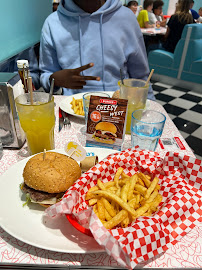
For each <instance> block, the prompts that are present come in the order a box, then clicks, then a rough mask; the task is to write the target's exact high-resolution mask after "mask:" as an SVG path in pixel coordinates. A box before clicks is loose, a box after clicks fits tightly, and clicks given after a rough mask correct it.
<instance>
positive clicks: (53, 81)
mask: <svg viewBox="0 0 202 270" xmlns="http://www.w3.org/2000/svg"><path fill="white" fill-rule="evenodd" d="M54 83H55V79H54V78H53V79H52V81H51V86H50V93H49V99H48V102H50V101H51V99H52V95H53V89H54Z"/></svg>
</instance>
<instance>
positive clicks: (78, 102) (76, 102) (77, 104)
mask: <svg viewBox="0 0 202 270" xmlns="http://www.w3.org/2000/svg"><path fill="white" fill-rule="evenodd" d="M70 104H71V105H72V107H71V108H72V110H73V111H74V113H75V114H77V115H84V110H83V100H82V98H81V99H75V98H74V97H73V98H72V101H71V102H70Z"/></svg>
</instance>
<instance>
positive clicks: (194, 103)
mask: <svg viewBox="0 0 202 270" xmlns="http://www.w3.org/2000/svg"><path fill="white" fill-rule="evenodd" d="M152 83H153V90H154V95H155V97H156V101H157V102H158V103H160V104H161V105H163V107H164V108H165V110H166V111H167V113H168V114H169V116H170V118H171V119H172V120H173V122H174V124H175V125H176V127H177V128H178V129H179V131H180V133H181V134H182V136H183V137H184V139H185V140H186V142H187V143H188V145H189V146H190V148H191V149H192V150H193V152H194V154H195V155H196V157H197V158H199V159H202V94H198V93H194V92H192V91H191V90H187V89H183V88H180V87H177V86H170V85H167V84H163V83H160V82H156V81H152Z"/></svg>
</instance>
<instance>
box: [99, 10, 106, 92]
mask: <svg viewBox="0 0 202 270" xmlns="http://www.w3.org/2000/svg"><path fill="white" fill-rule="evenodd" d="M102 18H103V14H101V16H100V38H101V47H102V86H103V89H104V91H106V90H105V71H104V67H105V58H104V41H103V33H102Z"/></svg>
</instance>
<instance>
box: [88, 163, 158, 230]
mask: <svg viewBox="0 0 202 270" xmlns="http://www.w3.org/2000/svg"><path fill="white" fill-rule="evenodd" d="M158 181H159V179H158V178H157V177H154V179H152V178H151V176H148V175H144V174H143V173H136V174H134V175H133V176H131V177H130V176H128V175H127V174H125V173H124V171H123V168H121V167H120V168H118V170H117V172H116V174H115V176H114V180H113V181H110V182H107V183H103V182H102V181H101V180H100V179H98V180H97V186H94V187H92V188H90V189H89V190H88V192H87V193H86V200H88V203H89V206H92V207H93V210H94V212H95V214H96V215H97V216H98V217H99V219H100V220H101V222H102V223H103V225H104V226H105V228H107V229H112V228H114V227H115V226H117V225H118V226H121V227H122V228H126V227H127V226H128V225H129V224H130V223H131V222H132V221H133V220H135V219H136V218H138V217H140V216H151V215H152V214H153V213H154V212H156V211H157V210H158V206H159V204H160V203H161V201H162V196H161V195H160V194H159V189H160V186H159V184H158Z"/></svg>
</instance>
